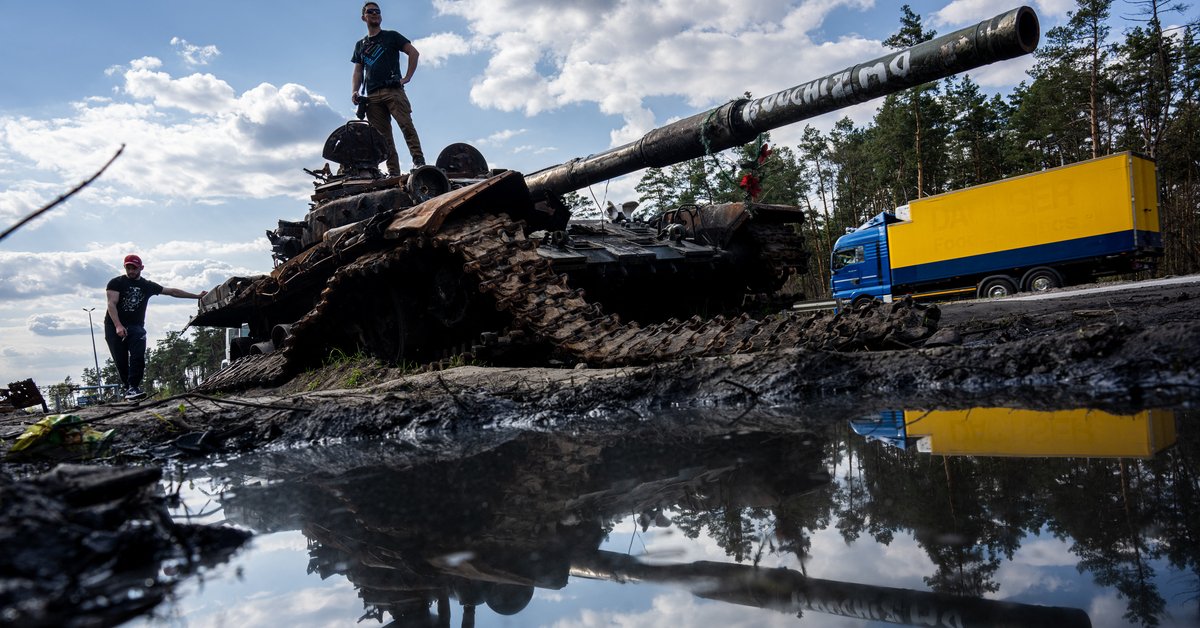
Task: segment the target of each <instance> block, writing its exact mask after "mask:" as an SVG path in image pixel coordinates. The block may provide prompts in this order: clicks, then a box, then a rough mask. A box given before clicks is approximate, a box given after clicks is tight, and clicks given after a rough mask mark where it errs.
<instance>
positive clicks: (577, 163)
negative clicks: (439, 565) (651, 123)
mask: <svg viewBox="0 0 1200 628" xmlns="http://www.w3.org/2000/svg"><path fill="white" fill-rule="evenodd" d="M1038 37H1039V29H1038V21H1037V17H1036V15H1035V14H1034V13H1033V11H1032V10H1030V9H1029V8H1027V7H1022V8H1020V9H1014V10H1012V11H1009V12H1006V13H1003V14H1001V15H998V16H996V17H994V18H992V19H989V20H985V21H983V22H980V23H979V24H978V25H976V26H972V27H969V28H965V29H962V30H959V31H956V32H954V33H951V34H949V35H945V36H942V37H939V38H936V39H933V40H930V41H927V42H924V43H921V44H919V45H917V46H914V47H912V48H908V49H906V50H902V51H899V52H895V53H891V54H888V55H885V56H883V57H880V58H878V59H874V60H871V61H868V62H866V63H864V64H859V65H855V66H851V67H849V68H846V69H845V70H842V71H839V72H835V73H833V74H830V75H828V76H825V77H821V78H818V79H816V80H813V81H810V82H807V83H804V84H801V85H798V86H795V87H792V88H789V89H786V90H784V91H781V92H779V93H776V94H772V95H770V96H766V97H764V98H758V99H749V98H740V99H737V100H734V101H732V102H730V103H727V104H725V105H722V106H721V107H718V108H716V109H713V110H711V111H708V112H705V113H701V114H697V115H695V116H692V117H690V118H686V119H684V120H680V121H678V122H675V123H672V124H669V125H667V126H665V127H662V128H659V129H656V130H654V131H651V132H650V133H649V134H647V135H646V136H644V137H643V138H641V139H640V140H638V141H636V142H633V143H631V144H627V145H625V146H621V147H618V148H614V149H612V150H609V151H606V152H603V153H600V154H596V155H592V156H590V157H587V158H584V159H576V160H572V161H569V162H566V163H563V164H560V165H557V166H554V167H551V168H547V169H545V170H542V171H539V172H535V173H533V174H530V175H528V176H524V177H522V176H521V175H519V174H517V173H515V172H511V171H499V170H492V169H489V168H488V165H487V163H486V161H485V160H484V159H483V157H482V155H480V154H479V152H478V151H476V150H475V149H474V148H472V147H470V146H468V145H465V144H455V145H452V146H450V147H449V148H447V149H445V150H444V151H443V152H442V153H441V155H440V156H439V157H438V159H437V162H436V165H434V166H424V167H420V168H417V169H416V170H414V171H413V172H411V173H410V174H407V175H404V176H401V177H390V178H384V177H381V176H380V174H379V172H378V170H377V164H378V162H379V161H380V160H381V155H382V153H381V143H380V137H379V136H378V134H377V133H375V132H374V131H373V130H372V129H371V128H370V127H369V126H368V125H366V124H364V123H361V122H350V123H348V124H346V125H345V126H343V127H342V128H339V129H337V130H336V131H334V133H333V134H332V135H331V136H330V137H329V140H328V141H327V142H326V145H325V150H324V156H325V157H326V158H327V159H329V160H331V161H334V162H336V163H338V164H339V168H338V169H337V171H336V172H334V171H332V170H330V169H329V167H328V165H326V168H325V169H324V170H321V171H310V172H311V174H313V175H314V176H315V177H316V178H317V182H316V191H315V193H314V194H313V206H312V208H311V210H310V211H309V212H308V215H307V216H306V217H305V219H304V220H303V221H298V222H289V221H280V223H279V226H278V228H277V229H275V230H274V231H272V232H271V233H270V234H269V235H270V238H271V241H272V247H273V249H274V252H275V253H274V255H275V259H276V262H277V263H278V266H277V267H276V268H275V270H274V271H273V272H272V273H271V274H270V275H269V276H258V277H235V278H232V279H229V280H228V281H226V282H225V283H224V284H222V285H221V286H219V287H217V288H214V289H213V290H211V291H210V292H209V294H208V295H207V296H206V297H205V298H204V299H202V300H201V303H200V311H199V313H198V314H197V316H196V317H195V318H194V319H193V320H192V321H191V324H193V325H205V326H225V327H240V326H242V325H247V326H248V327H249V330H250V336H249V337H246V338H239V339H237V340H236V341H235V343H236V344H235V345H233V346H232V347H231V354H232V355H233V357H235V358H237V357H240V356H242V355H245V354H255V353H261V354H270V353H271V352H272V351H273V350H275V349H282V351H279V352H276V354H275V355H274V356H273V357H269V358H257V359H254V360H250V361H246V362H243V363H242V364H241V365H234V366H233V367H231V369H229V370H227V371H225V372H223V373H219V374H218V375H217V376H215V377H214V378H211V379H210V382H209V383H208V384H207V386H208V387H209V388H220V387H234V386H238V385H242V384H251V383H273V382H275V381H277V380H279V379H281V378H283V377H286V376H287V374H289V372H292V371H294V370H295V369H297V368H299V367H301V366H304V365H306V364H308V363H309V362H311V361H312V360H313V359H314V358H317V357H321V356H323V355H324V354H325V352H326V351H328V350H329V349H331V348H343V349H348V350H350V351H353V350H354V349H356V348H361V349H363V350H365V351H366V352H368V353H371V354H374V355H376V356H378V357H381V358H384V359H386V360H388V361H393V362H400V361H406V362H428V361H432V360H437V359H440V358H443V357H447V356H448V355H452V354H457V353H461V352H464V350H465V351H466V352H471V351H485V352H489V353H491V354H493V355H497V354H500V353H501V350H502V349H503V348H505V347H514V346H516V347H521V348H525V347H527V346H528V343H536V344H535V346H536V347H537V349H538V350H537V351H534V352H533V353H529V352H528V351H525V352H524V353H521V354H519V355H516V353H517V352H514V351H511V350H510V351H508V352H507V353H508V355H509V359H510V360H517V361H521V360H523V361H530V360H541V359H543V358H544V357H545V356H546V355H547V352H549V353H553V354H561V355H563V356H564V357H567V358H569V359H572V360H575V361H586V362H589V363H595V364H621V363H633V362H639V361H647V360H651V359H659V358H672V357H682V356H690V355H710V354H714V353H725V352H729V351H732V350H751V349H759V348H763V347H766V346H771V345H775V344H788V343H790V342H791V341H792V340H793V338H792V336H790V335H789V334H790V333H799V332H794V331H789V327H788V324H787V321H786V320H783V321H781V322H778V323H775V322H772V323H770V324H764V322H763V321H753V320H746V319H744V318H743V319H736V320H727V319H723V318H717V319H710V320H708V321H705V320H703V319H701V318H693V319H690V320H687V321H686V322H679V321H678V320H676V319H682V318H687V317H689V316H694V315H698V314H699V315H712V314H714V313H722V314H729V313H732V312H738V310H739V308H741V307H742V306H743V302H744V300H745V297H747V296H748V295H755V294H768V295H769V294H771V293H774V292H776V291H777V290H778V289H779V288H780V287H781V286H782V284H783V282H784V280H786V279H787V277H788V276H789V275H791V274H792V273H794V272H795V271H796V270H799V269H803V268H804V267H805V263H806V258H807V253H806V252H805V251H804V248H803V243H802V241H801V238H800V236H799V234H798V233H797V231H796V229H795V227H796V225H797V224H798V223H800V222H801V221H802V217H803V213H802V211H801V210H800V209H799V208H796V207H783V206H775V205H764V204H759V203H754V202H751V201H749V200H748V201H746V202H742V203H730V204H725V205H717V206H699V207H698V206H690V207H681V208H677V209H673V210H671V211H667V212H665V213H662V214H660V215H658V216H656V217H654V218H653V219H651V220H650V221H648V222H644V223H635V222H631V221H628V220H621V218H620V217H619V216H618V217H617V220H618V222H606V223H600V222H591V223H587V222H583V221H577V222H574V223H569V219H570V209H569V208H568V206H567V205H566V203H565V202H564V200H563V197H562V195H564V194H567V193H569V192H571V191H573V190H578V189H581V188H584V187H586V186H588V185H591V184H593V183H597V182H601V181H605V180H608V179H611V178H613V177H615V176H619V175H622V174H627V173H630V172H634V171H637V170H639V169H642V168H646V167H661V166H666V165H670V164H674V163H679V162H682V161H685V160H687V159H691V158H695V157H701V156H704V155H706V154H711V153H713V152H715V151H720V150H725V149H728V148H732V147H735V146H740V145H743V144H746V143H747V142H750V141H752V140H754V139H755V137H756V136H758V135H759V134H760V133H763V132H766V131H769V130H771V129H774V128H778V127H781V126H784V125H788V124H792V123H795V122H797V121H800V120H804V119H807V118H811V117H813V116H815V115H819V114H822V113H825V112H828V111H831V110H834V109H838V108H841V107H845V106H848V105H851V104H855V103H859V102H862V101H865V100H868V99H871V98H876V97H879V96H882V95H886V94H890V93H894V92H897V91H900V90H902V89H905V88H907V87H911V86H913V85H917V84H921V83H925V82H928V81H931V80H936V79H939V78H944V77H946V76H950V75H953V74H955V73H957V72H961V71H964V70H968V69H971V68H975V67H979V66H981V65H985V64H988V63H992V62H995V61H999V60H1002V59H1008V58H1012V57H1016V56H1019V55H1023V54H1027V53H1029V52H1030V51H1032V50H1033V48H1034V47H1035V46H1036V45H1037V41H1038ZM585 295H586V296H585ZM764 301H767V302H769V299H767V300H763V299H758V300H756V302H759V303H761V302H764ZM618 316H620V317H621V318H618ZM668 317H674V318H671V319H668ZM783 318H784V319H786V317H783ZM630 321H634V322H636V323H637V324H640V325H645V326H644V327H639V326H638V325H635V324H631V323H630ZM792 327H795V326H792Z"/></svg>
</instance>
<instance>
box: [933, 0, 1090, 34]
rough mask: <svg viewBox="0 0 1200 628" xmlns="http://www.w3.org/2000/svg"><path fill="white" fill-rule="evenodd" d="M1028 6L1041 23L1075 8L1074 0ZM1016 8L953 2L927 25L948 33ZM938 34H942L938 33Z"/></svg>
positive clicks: (1005, 1) (988, 0) (980, 0)
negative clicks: (943, 29) (942, 29)
mask: <svg viewBox="0 0 1200 628" xmlns="http://www.w3.org/2000/svg"><path fill="white" fill-rule="evenodd" d="M1030 4H1032V5H1034V8H1035V9H1036V11H1037V14H1038V17H1039V18H1041V19H1042V20H1043V21H1044V20H1046V19H1048V18H1051V17H1063V16H1065V15H1066V14H1067V11H1073V10H1075V8H1076V4H1075V0H1033V2H1031V3H1030ZM1017 6H1020V3H1016V2H1012V1H1011V0H954V1H953V2H951V3H949V4H947V5H946V6H944V7H942V8H941V9H940V10H938V11H935V12H934V13H933V14H932V15H930V16H929V18H928V23H929V24H930V25H932V26H937V27H939V28H942V27H949V28H948V29H947V31H946V32H950V30H953V29H955V28H961V27H963V26H969V25H970V24H974V23H977V22H979V21H980V20H983V19H988V18H991V17H992V16H995V15H999V14H1000V13H1001V12H1002V11H1007V10H1009V9H1012V8H1014V7H1017ZM939 34H944V33H942V32H941V31H939Z"/></svg>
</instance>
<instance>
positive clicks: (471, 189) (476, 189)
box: [384, 170, 533, 238]
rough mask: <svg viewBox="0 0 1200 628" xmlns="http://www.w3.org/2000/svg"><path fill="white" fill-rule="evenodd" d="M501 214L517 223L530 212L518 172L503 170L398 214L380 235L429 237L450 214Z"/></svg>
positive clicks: (531, 210)
mask: <svg viewBox="0 0 1200 628" xmlns="http://www.w3.org/2000/svg"><path fill="white" fill-rule="evenodd" d="M501 211H503V212H505V213H507V214H509V215H510V216H512V217H513V218H516V219H517V220H522V219H525V218H526V217H528V216H529V215H530V214H532V212H533V203H532V201H531V200H530V196H529V188H528V187H527V186H526V185H525V178H524V177H523V176H522V175H521V174H520V173H518V172H514V171H512V170H508V171H505V172H503V173H500V174H498V175H496V176H494V177H491V178H488V179H485V180H483V181H479V182H477V183H472V184H471V185H467V186H464V187H461V188H458V189H457V190H451V191H450V192H447V193H446V194H442V195H441V196H437V197H434V198H431V199H429V200H427V201H425V202H424V203H421V204H420V205H417V206H415V207H413V208H412V209H409V210H407V211H403V212H400V213H399V214H398V215H397V216H396V218H395V219H393V220H392V222H391V224H389V225H388V226H387V228H386V229H384V234H385V237H387V238H404V237H408V236H412V235H417V234H424V235H429V234H434V233H437V232H438V230H440V229H441V228H442V224H443V223H444V222H446V220H447V219H448V218H449V217H450V216H452V215H454V214H457V213H461V212H474V213H485V212H501Z"/></svg>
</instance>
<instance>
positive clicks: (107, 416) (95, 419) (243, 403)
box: [80, 393, 312, 423]
mask: <svg viewBox="0 0 1200 628" xmlns="http://www.w3.org/2000/svg"><path fill="white" fill-rule="evenodd" d="M188 397H194V398H196V399H204V400H206V401H211V402H213V403H215V404H217V405H220V404H223V403H224V404H229V405H232V406H246V407H249V408H262V409H264V410H288V411H300V412H312V409H311V408H301V407H297V406H277V405H272V404H268V403H254V402H252V401H236V400H234V399H222V398H220V397H212V396H209V395H202V394H200V393H183V394H179V395H175V396H174V397H167V398H166V399H163V400H162V401H159V402H157V403H159V404H163V403H168V402H171V401H175V400H177V399H186V398H188ZM139 409H141V407H140V406H133V407H131V408H125V409H124V410H117V411H116V412H110V413H108V414H103V415H100V416H98V417H92V418H90V419H84V420H82V421H80V423H98V422H100V421H103V420H105V419H111V418H113V417H115V416H121V415H122V414H129V413H130V412H137V411H138V410H139Z"/></svg>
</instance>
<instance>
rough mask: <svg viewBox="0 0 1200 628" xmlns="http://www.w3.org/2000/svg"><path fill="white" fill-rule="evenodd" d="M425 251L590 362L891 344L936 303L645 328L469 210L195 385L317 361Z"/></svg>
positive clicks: (354, 272)
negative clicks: (266, 349) (278, 342)
mask: <svg viewBox="0 0 1200 628" xmlns="http://www.w3.org/2000/svg"><path fill="white" fill-rule="evenodd" d="M426 247H432V248H434V249H444V250H446V251H448V252H449V253H451V254H453V255H455V256H457V257H459V258H460V259H461V260H462V264H463V270H464V272H465V273H466V274H467V276H468V277H470V278H471V279H472V280H474V281H476V282H477V285H478V290H479V292H480V293H481V294H483V295H486V296H487V297H489V298H490V300H491V301H493V302H494V304H495V306H496V308H497V309H498V310H501V311H505V312H507V313H508V314H509V315H511V317H512V327H511V328H510V330H509V331H510V332H511V331H513V330H515V331H516V335H524V336H526V337H529V336H532V337H533V338H535V339H536V340H538V341H540V342H542V343H547V344H549V345H551V346H552V347H553V348H554V350H555V351H556V352H557V353H558V354H560V355H565V356H568V357H570V358H572V359H574V360H576V361H578V362H584V363H587V364H589V365H591V366H600V367H611V366H621V365H636V364H645V363H650V362H657V361H664V360H675V359H681V358H689V357H707V356H717V355H728V354H733V353H751V352H756V351H763V350H766V349H772V348H779V347H811V348H817V349H830V350H853V349H878V348H885V347H887V346H892V347H899V346H906V345H907V343H911V342H916V341H918V340H920V339H921V338H924V337H927V336H928V335H929V334H931V333H932V332H933V331H934V329H935V328H936V324H937V318H938V311H937V308H936V307H929V308H926V307H924V306H918V305H915V304H912V303H911V302H897V303H893V304H891V305H883V304H873V305H870V306H868V307H863V308H857V309H855V310H854V311H848V312H844V313H843V314H844V315H843V314H832V313H829V312H824V313H817V314H811V313H806V314H800V313H793V312H782V313H778V314H773V315H770V316H767V317H764V318H762V319H755V318H752V317H751V316H749V315H748V314H742V315H740V316H737V317H724V316H717V317H715V318H709V319H703V318H700V317H698V316H693V317H691V318H689V319H687V320H676V319H672V320H668V321H666V322H664V323H659V324H653V325H646V326H642V325H639V324H637V323H633V322H630V323H625V322H622V321H621V320H620V318H619V317H618V316H617V315H615V314H607V313H605V312H604V311H603V310H602V308H601V307H600V306H599V305H598V304H596V303H591V302H588V301H587V300H586V299H585V297H584V294H583V293H582V291H580V290H576V289H573V288H571V287H570V286H568V285H567V277H566V275H562V274H559V273H557V272H555V271H554V270H553V268H552V267H551V263H550V261H549V260H547V259H546V258H543V257H541V256H539V255H538V254H537V250H536V249H537V242H535V241H533V240H529V239H527V238H526V237H525V235H524V225H523V223H521V222H519V221H516V220H513V219H511V218H510V217H509V216H508V215H506V214H485V215H472V216H467V217H465V218H452V219H451V220H450V221H448V222H447V223H446V224H445V225H443V227H442V229H441V230H440V231H439V232H438V233H436V234H434V235H433V236H420V237H410V238H407V239H405V240H403V241H402V242H400V243H398V244H397V245H395V246H390V247H388V248H386V249H382V250H375V251H372V252H370V253H366V254H364V255H362V256H360V257H359V258H358V259H356V260H355V261H353V262H351V263H349V264H346V265H344V266H343V267H341V268H340V269H339V270H338V271H337V272H336V273H335V274H334V275H333V276H332V277H331V278H330V280H329V281H328V283H327V285H326V287H325V289H324V290H323V291H322V292H321V295H320V298H319V301H318V303H317V305H316V307H314V308H313V309H312V310H310V311H309V312H308V313H307V314H305V315H304V316H303V317H302V318H301V319H300V320H298V321H297V322H296V323H295V324H294V325H293V326H292V330H291V333H292V335H291V337H290V338H289V339H288V341H287V343H286V346H285V347H284V348H283V349H282V350H278V351H275V352H272V353H269V354H266V355H261V356H251V357H249V358H244V359H242V360H239V361H237V362H235V363H234V364H232V365H230V366H229V367H227V368H226V369H223V370H222V371H220V372H218V373H216V374H214V375H213V376H212V377H210V378H209V379H208V380H206V381H205V383H204V385H203V386H202V388H203V389H206V390H223V389H231V388H245V387H250V386H254V385H262V386H267V385H277V384H279V383H282V382H283V381H285V380H286V379H287V378H288V377H290V376H291V375H292V374H294V373H296V372H298V371H299V370H300V369H302V368H305V367H307V366H309V365H311V364H312V363H313V362H315V361H316V360H319V357H318V356H315V355H313V351H312V350H311V348H313V347H322V348H324V347H326V344H327V343H326V342H324V340H325V339H323V338H322V337H321V336H322V335H323V334H325V333H326V331H327V330H329V329H331V328H337V327H345V326H348V325H352V324H357V322H356V321H353V320H352V319H353V312H352V311H347V309H348V308H345V307H342V306H340V305H339V302H347V303H353V302H354V295H355V294H356V290H360V289H361V288H362V287H363V286H370V285H375V282H377V281H378V279H379V278H373V277H372V276H373V275H383V274H384V273H387V272H389V271H397V270H399V271H402V270H403V269H404V268H405V266H406V260H407V259H408V258H409V256H412V255H420V254H422V249H424V248H426ZM777 255H779V256H786V255H788V254H787V253H785V252H778V253H777ZM364 281H365V282H366V283H364ZM884 310H887V311H884ZM305 348H308V349H309V350H308V351H305ZM322 350H324V349H322Z"/></svg>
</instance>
